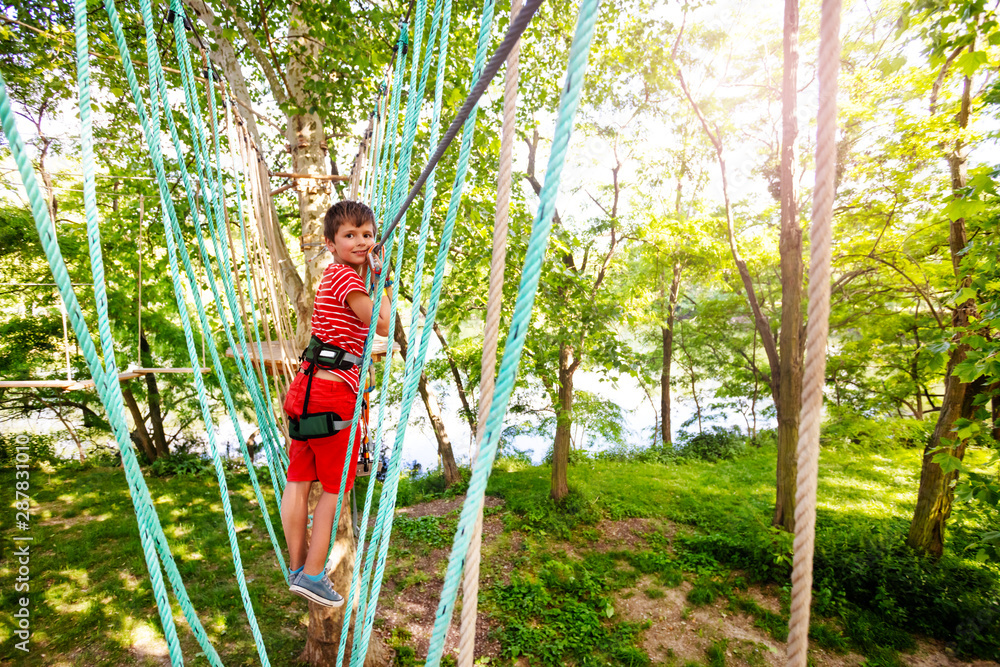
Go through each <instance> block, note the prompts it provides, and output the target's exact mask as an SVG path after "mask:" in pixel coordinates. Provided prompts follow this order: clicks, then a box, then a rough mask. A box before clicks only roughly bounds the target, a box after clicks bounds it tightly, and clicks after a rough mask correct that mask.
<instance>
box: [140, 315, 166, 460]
mask: <svg viewBox="0 0 1000 667" xmlns="http://www.w3.org/2000/svg"><path fill="white" fill-rule="evenodd" d="M139 349H140V354H141V355H142V365H143V366H145V367H146V368H152V367H153V356H152V355H151V354H150V351H149V341H147V340H146V334H145V333H144V332H143V333H140V334H139ZM145 379H146V394H147V400H148V402H149V424H150V426H152V427H153V444H154V445H155V447H156V456H157V458H159V457H161V456H170V448H169V447H167V436H166V434H165V433H164V432H163V416H162V413H161V412H160V389H159V387H158V386H157V384H156V373H146V376H145Z"/></svg>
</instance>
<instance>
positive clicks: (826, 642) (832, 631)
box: [809, 622, 849, 653]
mask: <svg viewBox="0 0 1000 667" xmlns="http://www.w3.org/2000/svg"><path fill="white" fill-rule="evenodd" d="M809 639H810V640H812V641H813V642H815V643H816V644H818V645H819V646H822V647H823V648H825V649H827V650H830V651H833V652H835V653H845V652H846V651H847V649H848V646H849V645H848V643H847V638H846V637H844V633H842V632H841V631H840V630H838V629H837V628H834V627H832V626H830V625H827V624H826V623H815V622H814V623H811V624H810V625H809Z"/></svg>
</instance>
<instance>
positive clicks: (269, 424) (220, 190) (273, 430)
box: [206, 69, 283, 451]
mask: <svg viewBox="0 0 1000 667" xmlns="http://www.w3.org/2000/svg"><path fill="white" fill-rule="evenodd" d="M214 72H215V70H214V69H210V70H209V82H208V83H207V84H206V86H207V87H208V101H209V105H208V108H209V111H210V113H211V115H210V119H211V122H212V136H213V137H214V139H215V168H216V179H215V184H216V189H215V192H216V200H217V201H218V212H217V213H216V217H217V220H218V221H219V225H218V226H219V227H220V228H221V227H223V226H225V227H228V222H227V221H226V217H225V213H224V211H225V208H226V205H225V200H224V194H225V185H224V183H223V179H222V152H221V150H220V148H219V134H220V133H219V127H218V121H217V114H216V109H215V86H214V85H213V84H212V80H214V78H215V77H214V76H212V75H213V74H214ZM227 113H228V107H227ZM217 234H218V235H219V236H220V237H221V236H222V232H221V231H217ZM217 245H218V246H221V247H222V260H223V266H224V269H223V273H222V275H223V277H224V279H225V282H226V283H227V284H228V285H229V287H228V289H229V290H230V291H231V292H233V294H232V296H231V297H230V295H229V294H228V293H227V295H226V296H227V297H229V298H230V305H229V310H230V312H231V313H232V317H233V324H234V325H235V326H236V329H237V332H238V333H239V338H240V349H241V351H242V352H243V358H244V359H245V363H246V368H247V372H248V375H249V376H250V378H251V380H252V382H251V383H250V384H248V385H247V389H248V391H249V393H250V395H251V398H252V399H253V400H254V410H255V412H256V413H257V421H258V423H260V421H261V420H262V419H263V421H264V425H265V427H266V433H265V429H261V440H262V441H263V442H264V449H265V451H274V450H275V449H277V447H276V445H277V442H278V441H279V439H280V435H279V431H278V425H277V423H276V422H275V421H274V412H273V411H272V410H271V409H270V403H268V402H265V400H264V395H263V392H262V390H261V387H260V383H259V382H258V381H257V374H256V373H255V372H253V364H252V362H251V360H250V351H249V349H248V345H247V341H246V335H245V333H244V331H243V327H242V326H240V323H241V320H240V318H238V316H237V313H239V304H238V299H237V296H236V294H235V284H234V283H233V280H232V278H231V276H232V275H234V271H233V263H232V258H231V257H230V255H229V244H228V243H227V242H226V241H225V240H221V239H220V241H219V242H218V244H217ZM216 256H218V247H217V248H216ZM265 406H267V407H266V408H265ZM268 436H270V437H268ZM281 451H283V450H281Z"/></svg>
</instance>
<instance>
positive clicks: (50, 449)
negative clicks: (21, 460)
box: [0, 431, 62, 469]
mask: <svg viewBox="0 0 1000 667" xmlns="http://www.w3.org/2000/svg"><path fill="white" fill-rule="evenodd" d="M55 445H56V438H55V437H54V436H51V435H40V434H35V433H4V432H2V431H0V469H13V468H14V465H15V464H16V463H17V454H18V449H17V448H18V447H25V446H26V447H27V448H28V449H27V450H21V451H22V452H25V451H26V453H27V455H28V464H29V465H31V466H32V467H34V466H37V465H38V464H39V463H41V462H43V461H44V462H46V463H57V464H58V463H60V462H62V459H60V458H59V457H57V456H56V453H55Z"/></svg>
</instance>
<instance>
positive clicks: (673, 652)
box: [615, 577, 864, 667]
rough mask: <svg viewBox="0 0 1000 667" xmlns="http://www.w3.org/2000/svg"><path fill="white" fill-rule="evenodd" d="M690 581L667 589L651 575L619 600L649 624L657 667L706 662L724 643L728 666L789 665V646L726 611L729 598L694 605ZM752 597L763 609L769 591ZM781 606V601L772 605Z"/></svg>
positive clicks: (836, 663) (817, 657) (832, 661)
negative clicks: (710, 652)
mask: <svg viewBox="0 0 1000 667" xmlns="http://www.w3.org/2000/svg"><path fill="white" fill-rule="evenodd" d="M647 589H652V590H660V591H662V592H663V594H664V595H663V597H660V598H651V597H649V596H648V595H647V594H646V592H645V591H646V590H647ZM690 590H691V584H690V583H689V582H686V581H685V582H683V583H682V584H681V585H680V586H677V587H676V588H668V589H663V588H662V587H659V586H656V585H655V583H654V581H653V580H652V579H651V578H650V577H643V578H642V579H640V580H639V582H638V583H637V584H636V586H635V588H630V589H626V590H623V591H621V592H620V593H619V594H618V596H617V600H616V604H615V607H616V610H617V611H618V612H619V613H621V614H622V615H623V616H624V617H625V618H626V619H627V620H630V621H639V622H642V621H648V622H649V623H651V626H650V627H649V629H647V630H646V631H645V632H644V633H643V639H642V648H643V649H644V650H645V651H646V652H647V653H648V654H649V657H650V659H651V660H652V661H653V663H654V664H656V663H667V662H672V661H677V662H679V663H683V662H686V661H688V660H691V661H696V662H702V663H703V662H705V659H706V654H707V651H708V649H709V648H710V647H711V646H712V645H713V644H717V645H718V643H719V642H723V643H724V646H725V651H726V664H727V665H746V666H748V667H760V666H762V665H771V666H773V667H780V665H783V664H785V644H784V642H779V641H776V640H775V639H773V638H772V637H771V636H770V635H769V634H767V632H765V631H764V630H762V629H761V628H758V627H756V626H755V625H754V618H753V617H751V616H748V615H746V614H742V613H734V612H732V611H729V610H728V609H727V607H728V603H727V601H726V600H725V599H719V600H716V601H715V602H714V603H712V604H709V605H705V606H703V607H691V605H690V604H688V602H687V593H688V591H690ZM750 596H751V597H753V599H755V600H757V601H758V604H761V606H762V607H766V608H770V607H771V606H772V602H771V601H769V602H768V603H767V604H764V603H762V602H761V601H762V600H763V599H765V598H768V597H769V596H768V595H767V593H766V592H764V591H761V590H754V589H751V591H750ZM773 604H774V605H777V600H774V601H773ZM811 655H812V658H813V662H814V664H816V665H820V666H824V667H844V666H846V665H859V664H861V663H862V662H864V658H862V657H861V656H859V655H854V654H845V655H837V654H829V653H827V652H825V651H823V650H821V649H814V650H813V651H812V653H811Z"/></svg>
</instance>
